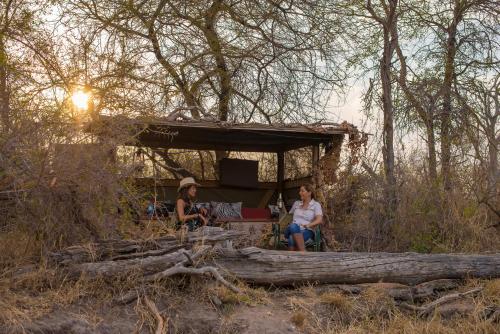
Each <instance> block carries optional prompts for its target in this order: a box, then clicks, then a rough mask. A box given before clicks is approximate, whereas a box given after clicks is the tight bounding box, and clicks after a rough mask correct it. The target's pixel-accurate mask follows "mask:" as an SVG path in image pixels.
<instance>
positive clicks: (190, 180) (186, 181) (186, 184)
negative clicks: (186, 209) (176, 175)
mask: <svg viewBox="0 0 500 334" xmlns="http://www.w3.org/2000/svg"><path fill="white" fill-rule="evenodd" d="M193 184H194V185H195V186H199V185H200V184H199V183H196V181H195V180H194V178H192V177H185V178H183V179H182V180H181V182H180V183H179V188H177V192H179V191H181V189H182V188H186V187H189V186H192V185H193Z"/></svg>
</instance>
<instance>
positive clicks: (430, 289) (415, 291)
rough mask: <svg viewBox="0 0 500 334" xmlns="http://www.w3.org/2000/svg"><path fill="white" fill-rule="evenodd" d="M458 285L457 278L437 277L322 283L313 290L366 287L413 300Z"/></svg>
mask: <svg viewBox="0 0 500 334" xmlns="http://www.w3.org/2000/svg"><path fill="white" fill-rule="evenodd" d="M459 285H460V280H458V279H438V280H435V281H430V282H425V283H421V284H417V285H414V286H408V285H404V284H400V283H362V284H351V285H350V284H323V285H319V286H317V287H316V288H315V290H316V291H317V292H320V293H324V292H326V291H332V290H334V291H335V290H336V291H339V292H342V293H344V294H349V295H359V294H361V293H362V292H363V291H366V290H367V289H371V288H375V289H378V290H382V291H385V292H386V293H387V294H388V295H389V296H391V297H392V298H394V300H397V301H410V302H415V301H421V300H425V299H428V298H429V297H432V296H435V295H437V294H438V293H440V292H442V291H446V290H452V289H456V288H458V287H459Z"/></svg>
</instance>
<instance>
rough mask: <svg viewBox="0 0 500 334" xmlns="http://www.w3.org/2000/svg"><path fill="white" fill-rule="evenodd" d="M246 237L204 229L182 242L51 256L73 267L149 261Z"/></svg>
mask: <svg viewBox="0 0 500 334" xmlns="http://www.w3.org/2000/svg"><path fill="white" fill-rule="evenodd" d="M245 234H246V233H245V232H243V231H235V230H224V229H222V228H220V227H204V228H201V229H199V230H198V231H195V232H189V233H187V234H186V235H185V236H182V237H180V238H179V237H178V236H174V235H168V236H164V237H161V238H157V239H148V240H118V239H110V240H102V241H99V242H94V243H88V244H84V245H78V246H71V247H68V248H65V249H63V250H61V251H58V252H52V253H49V259H50V261H51V263H54V264H57V265H60V266H69V265H75V264H78V263H87V262H99V261H114V260H127V259H138V258H147V257H151V256H161V255H164V254H167V253H171V252H173V251H176V250H179V249H181V248H185V249H191V248H192V247H193V245H194V244H206V245H216V244H224V243H227V242H228V241H231V240H234V239H237V238H239V237H241V236H243V235H245ZM181 239H182V240H181Z"/></svg>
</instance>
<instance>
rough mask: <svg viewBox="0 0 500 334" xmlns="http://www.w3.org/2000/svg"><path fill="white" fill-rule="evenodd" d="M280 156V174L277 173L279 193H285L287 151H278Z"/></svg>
mask: <svg viewBox="0 0 500 334" xmlns="http://www.w3.org/2000/svg"><path fill="white" fill-rule="evenodd" d="M277 157H278V175H277V179H276V182H277V189H276V190H277V191H278V193H283V183H284V180H285V152H283V151H281V152H278V153H277Z"/></svg>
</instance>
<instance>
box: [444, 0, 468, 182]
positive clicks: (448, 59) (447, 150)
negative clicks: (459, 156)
mask: <svg viewBox="0 0 500 334" xmlns="http://www.w3.org/2000/svg"><path fill="white" fill-rule="evenodd" d="M462 17H463V12H462V8H460V4H459V3H458V2H457V1H455V8H454V17H453V22H452V23H451V24H450V26H449V27H448V29H447V31H446V33H447V34H448V38H447V40H446V50H445V58H444V79H443V86H442V92H443V109H442V111H441V174H442V177H443V188H444V190H445V191H449V190H451V87H452V84H453V81H454V78H455V55H456V53H457V38H456V35H457V25H458V23H459V22H460V21H462Z"/></svg>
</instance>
